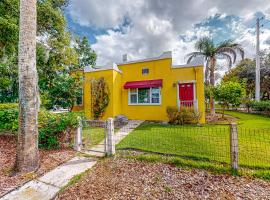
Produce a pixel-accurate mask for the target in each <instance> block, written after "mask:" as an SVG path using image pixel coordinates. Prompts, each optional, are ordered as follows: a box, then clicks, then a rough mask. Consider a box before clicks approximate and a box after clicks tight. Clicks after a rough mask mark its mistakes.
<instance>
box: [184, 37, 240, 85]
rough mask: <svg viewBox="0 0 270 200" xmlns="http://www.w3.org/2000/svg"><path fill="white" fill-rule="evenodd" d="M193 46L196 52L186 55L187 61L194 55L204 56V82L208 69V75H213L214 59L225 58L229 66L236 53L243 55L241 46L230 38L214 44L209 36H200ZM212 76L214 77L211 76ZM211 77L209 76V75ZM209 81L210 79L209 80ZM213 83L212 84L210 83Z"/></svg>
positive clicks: (234, 59) (194, 56)
mask: <svg viewBox="0 0 270 200" xmlns="http://www.w3.org/2000/svg"><path fill="white" fill-rule="evenodd" d="M195 48H196V49H197V50H198V51H197V52H192V53H189V54H188V55H187V57H188V60H187V62H188V63H189V62H191V61H192V60H193V59H194V58H196V57H204V59H205V60H206V77H205V79H206V83H207V82H208V72H209V70H210V76H211V72H212V76H214V71H215V70H216V60H217V59H225V60H227V61H228V65H229V67H231V66H232V64H233V63H235V61H236V56H237V53H240V55H241V57H242V58H243V57H244V50H243V49H242V47H241V46H240V45H239V44H237V43H234V42H233V41H232V40H225V41H223V42H221V43H219V44H215V43H214V41H213V40H212V39H211V38H209V37H204V38H201V39H200V40H199V41H197V42H196V44H195ZM212 78H214V77H212ZM210 79H211V77H210ZM210 82H211V80H210ZM212 85H214V84H212Z"/></svg>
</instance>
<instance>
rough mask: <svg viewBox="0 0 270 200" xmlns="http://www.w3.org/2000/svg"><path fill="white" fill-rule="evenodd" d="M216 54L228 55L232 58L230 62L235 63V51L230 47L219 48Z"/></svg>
mask: <svg viewBox="0 0 270 200" xmlns="http://www.w3.org/2000/svg"><path fill="white" fill-rule="evenodd" d="M217 53H218V54H222V53H227V54H230V55H231V56H232V58H233V59H232V62H233V63H235V61H236V57H237V54H236V52H235V49H234V48H232V47H221V48H218V50H217Z"/></svg>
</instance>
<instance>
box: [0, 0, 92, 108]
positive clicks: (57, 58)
mask: <svg viewBox="0 0 270 200" xmlns="http://www.w3.org/2000/svg"><path fill="white" fill-rule="evenodd" d="M67 4H68V0H38V1H37V26H38V27H37V28H38V30H37V36H38V37H37V38H38V39H37V70H38V75H39V83H38V84H39V89H40V95H41V98H42V99H43V102H45V104H44V106H45V107H53V106H59V104H61V105H60V106H61V107H64V106H67V107H72V105H71V102H73V101H74V97H73V96H72V97H70V94H71V92H70V93H69V96H68V98H66V97H65V96H64V95H65V92H62V93H61V94H60V93H57V91H61V90H60V88H63V86H65V85H67V86H69V85H71V84H72V83H74V81H75V80H74V79H73V78H72V77H69V76H70V72H71V71H73V70H77V69H83V68H84V67H85V66H86V65H90V66H92V67H93V66H94V65H95V61H96V54H95V52H94V51H93V50H92V49H91V47H90V45H89V42H88V40H87V38H83V39H80V38H77V39H73V36H72V35H71V34H70V33H69V32H68V31H67V29H66V19H65V15H64V9H65V8H66V6H67ZM18 26H19V0H5V1H0V103H1V102H17V101H18V69H17V66H18V53H17V52H18V47H17V46H18V31H19V29H18ZM73 40H74V41H73ZM60 79H61V80H62V81H63V83H62V84H60V82H59V80H60ZM54 87H57V88H54ZM75 87H77V88H75ZM67 89H68V88H67ZM72 90H73V92H74V91H75V92H74V94H77V92H76V91H78V90H81V86H80V84H78V82H76V83H75V84H73V87H72ZM56 93H57V94H58V95H57V99H56V100H55V101H51V97H53V96H55V94H56ZM60 95H62V96H60ZM69 97H70V98H69ZM59 99H61V100H59ZM65 100H66V101H65ZM59 102H61V103H59ZM54 103H56V104H55V105H52V104H54Z"/></svg>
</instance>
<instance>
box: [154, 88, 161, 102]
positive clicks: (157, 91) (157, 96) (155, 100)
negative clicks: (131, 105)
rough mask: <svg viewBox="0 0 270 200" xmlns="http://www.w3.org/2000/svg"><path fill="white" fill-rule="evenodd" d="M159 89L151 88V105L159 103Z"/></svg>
mask: <svg viewBox="0 0 270 200" xmlns="http://www.w3.org/2000/svg"><path fill="white" fill-rule="evenodd" d="M159 94H160V90H159V88H152V103H159Z"/></svg>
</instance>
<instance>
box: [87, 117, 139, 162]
mask: <svg viewBox="0 0 270 200" xmlns="http://www.w3.org/2000/svg"><path fill="white" fill-rule="evenodd" d="M142 122H144V121H142V120H130V121H129V122H128V124H127V125H125V126H123V127H122V128H121V129H119V130H118V131H117V132H115V134H114V138H115V145H117V144H118V143H119V142H120V141H121V140H122V139H124V138H125V137H126V136H127V135H128V134H129V133H130V132H132V131H133V130H134V129H135V128H137V127H138V126H139V125H140V124H141V123H142ZM82 153H85V154H88V155H90V156H95V157H104V156H105V140H102V141H101V142H100V143H99V144H97V145H96V146H94V147H92V148H91V149H85V150H83V151H82Z"/></svg>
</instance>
